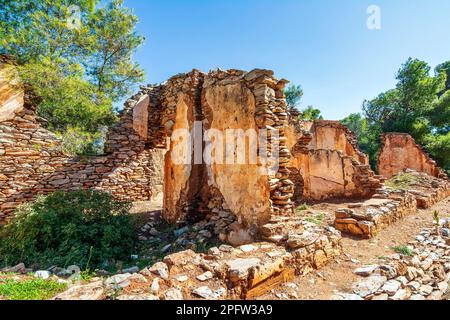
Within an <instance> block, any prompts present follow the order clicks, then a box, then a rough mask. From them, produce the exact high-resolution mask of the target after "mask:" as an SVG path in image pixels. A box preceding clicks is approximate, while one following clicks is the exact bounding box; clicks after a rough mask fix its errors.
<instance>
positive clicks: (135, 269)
mask: <svg viewBox="0 0 450 320" xmlns="http://www.w3.org/2000/svg"><path fill="white" fill-rule="evenodd" d="M122 272H123V273H137V272H139V267H131V268H127V269H123V270H122Z"/></svg>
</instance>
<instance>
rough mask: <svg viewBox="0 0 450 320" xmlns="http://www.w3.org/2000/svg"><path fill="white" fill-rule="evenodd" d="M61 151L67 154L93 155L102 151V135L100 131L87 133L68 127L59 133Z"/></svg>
mask: <svg viewBox="0 0 450 320" xmlns="http://www.w3.org/2000/svg"><path fill="white" fill-rule="evenodd" d="M59 138H60V139H61V141H62V148H63V152H64V153H65V154H67V155H72V156H75V155H83V156H93V155H98V154H100V153H102V150H103V141H104V137H103V136H102V134H101V132H97V133H89V132H84V131H83V130H81V129H78V128H72V127H68V129H67V130H66V131H65V132H64V133H63V134H60V135H59Z"/></svg>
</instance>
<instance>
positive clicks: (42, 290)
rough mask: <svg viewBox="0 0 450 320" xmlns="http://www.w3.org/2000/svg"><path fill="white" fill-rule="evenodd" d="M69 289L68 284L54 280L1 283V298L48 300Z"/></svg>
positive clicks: (2, 281) (6, 281) (7, 281)
mask: <svg viewBox="0 0 450 320" xmlns="http://www.w3.org/2000/svg"><path fill="white" fill-rule="evenodd" d="M66 288H67V285H66V284H62V283H58V282H55V281H53V280H43V279H32V280H24V281H16V280H11V279H6V280H1V281H0V296H2V297H3V298H5V299H8V300H47V299H50V298H52V297H54V296H55V295H57V294H58V293H60V292H63V291H64V290H65V289H66Z"/></svg>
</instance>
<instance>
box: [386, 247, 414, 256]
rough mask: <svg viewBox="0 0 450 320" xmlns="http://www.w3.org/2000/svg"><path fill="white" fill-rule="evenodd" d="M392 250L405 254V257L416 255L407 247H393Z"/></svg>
mask: <svg viewBox="0 0 450 320" xmlns="http://www.w3.org/2000/svg"><path fill="white" fill-rule="evenodd" d="M391 249H392V250H394V251H395V252H397V253H400V254H403V255H405V256H410V257H412V256H413V255H414V252H413V251H412V250H411V249H410V248H408V247H407V246H395V247H392V248H391Z"/></svg>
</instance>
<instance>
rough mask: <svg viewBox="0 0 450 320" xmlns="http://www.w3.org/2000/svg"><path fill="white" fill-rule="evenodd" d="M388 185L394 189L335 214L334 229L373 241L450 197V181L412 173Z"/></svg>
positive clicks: (405, 174) (404, 173) (411, 171)
mask: <svg viewBox="0 0 450 320" xmlns="http://www.w3.org/2000/svg"><path fill="white" fill-rule="evenodd" d="M405 177H406V178H407V181H406V178H405ZM405 181H406V182H405ZM387 184H388V185H391V186H393V187H394V188H395V189H394V188H391V187H388V186H384V187H382V188H380V189H377V193H376V194H375V195H374V196H373V197H372V198H371V199H369V200H366V201H364V202H361V203H352V204H349V205H348V206H347V207H346V208H339V209H338V210H336V212H335V215H336V219H335V227H336V228H337V229H338V230H340V231H342V232H344V233H348V234H351V235H354V236H358V237H362V238H372V237H374V236H375V235H376V234H377V233H378V232H379V231H380V230H381V229H384V228H386V227H387V226H388V225H390V224H392V223H394V222H396V221H398V220H399V219H401V218H402V217H404V216H406V215H409V214H413V213H415V212H416V211H417V208H421V209H427V208H430V207H431V206H433V205H434V204H436V203H437V202H439V201H441V200H443V199H445V198H447V197H448V196H450V183H449V181H448V180H444V179H439V178H435V177H432V176H429V175H427V174H425V173H421V172H416V171H413V170H409V169H406V170H405V171H404V172H402V173H399V174H398V175H396V176H394V177H393V178H391V179H390V180H389V181H388V182H387Z"/></svg>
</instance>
